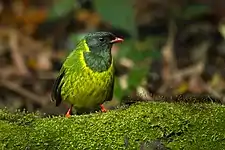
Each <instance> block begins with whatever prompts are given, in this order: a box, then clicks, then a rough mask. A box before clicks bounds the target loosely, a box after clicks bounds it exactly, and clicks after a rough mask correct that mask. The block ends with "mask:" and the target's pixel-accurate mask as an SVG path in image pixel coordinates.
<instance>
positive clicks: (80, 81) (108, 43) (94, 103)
mask: <svg viewBox="0 0 225 150" xmlns="http://www.w3.org/2000/svg"><path fill="white" fill-rule="evenodd" d="M115 38H116V37H115V36H114V35H113V34H111V33H108V32H96V33H91V34H88V35H87V36H86V37H84V39H82V40H81V41H80V42H79V44H78V45H77V47H76V49H75V50H73V52H72V53H71V54H70V55H69V56H68V57H67V58H66V60H65V62H64V64H63V66H62V68H61V70H60V73H59V76H58V78H57V79H56V81H55V83H54V86H53V90H52V100H53V101H56V106H58V105H60V103H61V102H62V101H65V102H67V103H70V104H72V105H73V107H74V108H75V109H76V111H77V112H78V113H83V112H87V111H91V110H93V109H95V108H96V107H98V105H100V104H102V103H104V102H105V101H109V100H111V99H112V96H113V87H114V67H113V59H112V56H111V48H112V44H113V42H112V41H113V40H114V39H115Z"/></svg>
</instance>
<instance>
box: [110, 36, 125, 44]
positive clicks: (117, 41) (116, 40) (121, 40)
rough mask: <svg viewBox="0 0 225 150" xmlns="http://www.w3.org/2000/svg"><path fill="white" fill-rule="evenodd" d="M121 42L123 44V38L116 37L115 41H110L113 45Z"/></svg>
mask: <svg viewBox="0 0 225 150" xmlns="http://www.w3.org/2000/svg"><path fill="white" fill-rule="evenodd" d="M120 42H123V39H122V38H118V37H116V38H115V39H114V40H112V41H110V43H112V44H114V43H120Z"/></svg>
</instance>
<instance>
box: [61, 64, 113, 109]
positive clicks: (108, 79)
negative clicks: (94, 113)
mask: <svg viewBox="0 0 225 150" xmlns="http://www.w3.org/2000/svg"><path fill="white" fill-rule="evenodd" d="M67 78H69V80H67V82H66V83H65V87H66V88H65V89H67V90H64V91H66V92H64V95H65V100H66V101H68V102H69V103H71V104H73V105H74V107H76V108H93V107H94V106H97V105H99V104H102V103H103V102H104V101H105V100H106V98H107V97H109V95H110V94H111V92H113V91H112V86H113V84H114V83H113V82H114V80H113V78H114V68H113V65H111V66H110V68H109V69H108V70H107V71H104V72H101V73H99V72H94V71H92V70H91V69H90V68H88V67H84V68H83V69H82V71H79V73H78V72H75V73H70V75H69V76H68V77H67Z"/></svg>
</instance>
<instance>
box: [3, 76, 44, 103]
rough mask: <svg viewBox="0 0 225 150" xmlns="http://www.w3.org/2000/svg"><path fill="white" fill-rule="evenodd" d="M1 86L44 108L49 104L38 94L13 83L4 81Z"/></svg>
mask: <svg viewBox="0 0 225 150" xmlns="http://www.w3.org/2000/svg"><path fill="white" fill-rule="evenodd" d="M0 85H2V86H4V87H5V88H7V89H9V90H11V91H13V92H16V93H18V94H20V95H21V96H23V97H26V98H28V99H29V100H31V101H33V102H35V103H38V104H40V105H42V106H45V105H46V104H47V103H48V101H47V100H46V98H43V97H40V96H39V95H36V94H34V93H32V92H30V91H28V90H26V89H24V88H23V87H21V86H20V85H18V84H16V83H14V82H12V81H8V80H4V81H1V82H0Z"/></svg>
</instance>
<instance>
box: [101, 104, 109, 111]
mask: <svg viewBox="0 0 225 150" xmlns="http://www.w3.org/2000/svg"><path fill="white" fill-rule="evenodd" d="M100 107H101V111H102V112H107V111H108V110H107V109H106V108H105V107H104V106H103V105H102V104H101V105H100Z"/></svg>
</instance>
